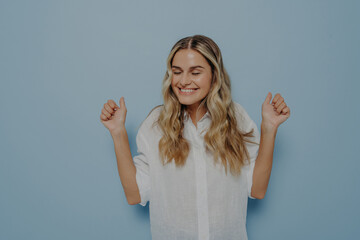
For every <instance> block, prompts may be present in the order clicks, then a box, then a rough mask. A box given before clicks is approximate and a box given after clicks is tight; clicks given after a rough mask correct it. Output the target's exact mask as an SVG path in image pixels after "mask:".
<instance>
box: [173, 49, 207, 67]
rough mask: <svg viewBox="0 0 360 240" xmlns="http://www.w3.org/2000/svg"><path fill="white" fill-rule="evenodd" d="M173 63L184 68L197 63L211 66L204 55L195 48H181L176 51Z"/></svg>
mask: <svg viewBox="0 0 360 240" xmlns="http://www.w3.org/2000/svg"><path fill="white" fill-rule="evenodd" d="M172 65H173V66H179V67H182V68H188V67H192V66H195V65H200V66H202V67H204V68H206V67H210V66H209V64H208V63H207V61H206V59H205V58H204V57H203V55H202V54H201V53H199V52H198V51H195V50H193V49H181V50H179V51H178V52H176V54H175V56H174V58H173V62H172Z"/></svg>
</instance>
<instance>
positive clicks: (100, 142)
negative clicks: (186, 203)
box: [0, 0, 360, 240]
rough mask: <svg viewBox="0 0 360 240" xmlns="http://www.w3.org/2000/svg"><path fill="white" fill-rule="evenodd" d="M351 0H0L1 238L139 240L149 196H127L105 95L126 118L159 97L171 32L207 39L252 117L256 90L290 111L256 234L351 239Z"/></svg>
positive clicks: (354, 195)
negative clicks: (137, 199)
mask: <svg viewBox="0 0 360 240" xmlns="http://www.w3.org/2000/svg"><path fill="white" fill-rule="evenodd" d="M359 10H360V4H359V1H350V0H347V1H340V0H338V1H325V0H323V1H321V0H306V1H289V0H283V1H280V0H277V1H266V0H263V1H235V0H234V1H165V0H164V1H115V0H113V1H110V0H107V1H45V0H44V1H38V0H37V1H34V0H33V1H14V0H12V1H10V0H9V1H1V2H0V43H1V44H0V79H1V87H0V107H1V112H0V119H1V124H0V136H1V140H0V158H1V161H0V239H88V240H90V239H150V223H149V213H148V210H149V209H148V205H147V206H146V207H145V208H144V207H142V206H140V205H136V206H131V205H128V204H127V202H126V198H125V195H124V192H123V189H122V185H121V182H120V179H119V175H118V172H117V165H116V159H115V153H114V148H113V143H112V139H111V136H110V134H109V132H108V131H107V129H106V128H105V127H104V126H103V125H102V124H101V122H100V111H101V109H102V107H103V104H104V103H105V102H106V101H107V100H108V99H113V100H115V101H116V102H118V101H119V99H120V97H121V96H124V97H125V101H126V105H127V108H128V114H127V123H126V126H127V130H128V134H129V139H130V144H131V149H132V152H133V154H136V143H135V136H136V133H137V128H138V126H139V125H140V123H141V122H142V120H143V119H144V118H145V117H146V115H147V114H148V112H149V111H150V110H151V109H152V108H153V107H154V106H156V105H158V104H161V103H162V96H161V82H162V79H163V76H164V74H165V70H166V66H165V63H166V58H167V55H168V53H169V51H170V48H171V47H172V46H173V44H174V43H175V42H176V41H177V40H179V39H180V38H182V37H185V36H189V35H193V34H204V35H207V36H209V37H211V38H212V39H213V40H214V41H215V42H217V43H218V45H219V47H220V49H221V50H222V54H223V57H224V64H225V67H226V69H227V70H228V72H229V74H230V77H231V80H232V87H233V99H234V100H235V101H237V102H239V103H241V104H242V105H243V106H244V107H245V109H246V110H247V111H248V113H249V115H250V116H251V117H252V118H253V119H254V121H255V122H256V123H257V125H258V126H259V127H260V123H261V104H262V103H263V101H264V100H265V97H266V94H267V92H268V91H271V92H272V93H273V96H274V94H275V93H278V92H279V93H281V95H282V96H283V97H284V98H285V101H286V103H287V104H288V106H289V107H290V109H291V116H290V118H289V119H288V120H287V121H286V122H285V123H283V124H282V125H281V126H280V128H279V130H278V135H277V139H276V144H275V152H274V162H273V170H272V174H271V178H270V183H269V187H268V191H267V194H266V196H265V198H264V199H263V200H250V201H249V208H248V218H247V229H248V236H249V239H250V240H256V239H277V240H282V239H284V240H285V239H286V240H288V239H292V240H297V239H299V240H303V239H327V240H330V239H356V238H358V236H359V234H360V230H359V229H360V228H359V222H360V217H359V216H360V210H359V206H358V203H359V197H360V190H359V183H360V177H359V167H360V163H359V160H360V158H359V154H358V150H359V140H358V138H359V122H360V121H359V115H360V114H359V109H360V108H359V106H358V103H359V97H358V93H359V80H360V79H359V76H360V74H359V73H360V71H359V69H360V68H359V66H360V59H359V58H360V53H359V49H360V48H359V42H360V34H359V22H360V17H359Z"/></svg>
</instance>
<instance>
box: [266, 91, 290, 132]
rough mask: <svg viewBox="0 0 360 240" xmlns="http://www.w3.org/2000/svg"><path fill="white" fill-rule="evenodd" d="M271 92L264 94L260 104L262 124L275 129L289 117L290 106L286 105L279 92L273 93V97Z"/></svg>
mask: <svg viewBox="0 0 360 240" xmlns="http://www.w3.org/2000/svg"><path fill="white" fill-rule="evenodd" d="M271 97H272V94H271V92H269V93H268V95H267V96H266V99H265V102H264V103H263V104H262V113H261V115H262V123H261V124H262V125H263V126H265V127H266V128H271V129H277V128H278V127H279V125H280V124H281V123H283V122H284V121H285V120H286V119H288V118H289V117H290V108H289V107H288V106H287V105H286V103H285V101H284V98H283V97H282V96H281V95H280V93H277V94H275V96H274V99H273V100H272V102H270V100H271Z"/></svg>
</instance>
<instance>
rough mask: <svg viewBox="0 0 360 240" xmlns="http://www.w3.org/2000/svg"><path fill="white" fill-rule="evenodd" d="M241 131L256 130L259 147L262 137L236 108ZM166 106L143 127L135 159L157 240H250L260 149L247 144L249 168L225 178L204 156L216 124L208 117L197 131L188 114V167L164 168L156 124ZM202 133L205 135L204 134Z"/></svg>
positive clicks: (208, 155)
mask: <svg viewBox="0 0 360 240" xmlns="http://www.w3.org/2000/svg"><path fill="white" fill-rule="evenodd" d="M234 104H235V107H236V110H237V121H238V127H239V128H240V129H244V130H245V131H249V130H251V129H252V128H254V135H255V137H254V138H252V139H251V140H252V141H255V142H257V143H260V134H259V131H258V128H257V126H256V124H255V122H254V121H252V119H251V118H250V117H249V115H248V114H247V112H246V111H245V109H244V108H243V107H242V106H241V105H240V104H239V103H236V102H234ZM162 107H163V106H161V107H158V108H156V109H154V110H153V111H152V112H151V114H150V115H149V116H148V117H147V118H146V119H145V120H144V121H143V123H142V124H141V125H140V128H139V131H138V134H137V136H136V144H137V147H138V155H137V156H135V157H134V158H133V160H134V164H135V167H136V170H137V171H136V181H137V184H138V187H139V191H140V197H141V203H139V204H140V205H142V206H145V205H146V203H147V202H148V201H149V204H150V206H149V212H150V226H151V235H152V239H153V240H175V239H179V240H180V239H181V240H195V239H197V240H219V239H220V240H233V239H237V240H247V232H246V213H247V203H248V197H250V198H253V197H252V196H251V186H252V175H253V170H254V165H255V159H256V157H257V154H258V149H259V145H256V144H251V143H246V146H247V149H248V151H249V154H250V162H251V163H250V165H245V166H243V168H242V171H241V174H240V176H239V177H237V178H236V177H234V176H233V175H231V173H230V171H229V169H228V175H225V168H224V167H223V165H222V164H221V161H219V163H218V164H217V165H215V164H214V159H213V156H212V155H211V153H209V152H208V151H205V142H204V140H203V137H204V135H205V131H203V130H206V129H207V128H208V127H209V126H210V123H211V116H210V115H209V112H207V113H206V114H205V115H204V116H203V117H202V118H201V119H200V120H199V121H198V122H197V128H196V127H195V125H194V124H193V122H192V120H191V118H190V116H189V115H188V114H187V113H185V115H186V116H185V120H184V138H185V139H186V140H187V141H188V142H189V144H190V152H189V156H188V158H187V160H186V163H185V166H184V167H182V168H177V167H176V165H175V163H174V162H173V161H172V162H171V163H169V164H166V165H165V166H163V165H162V163H161V160H160V157H159V150H158V143H159V140H160V138H161V131H160V128H159V127H158V126H157V125H156V126H155V127H154V128H152V127H151V126H152V124H153V122H154V121H156V120H157V118H158V116H159V113H160V110H161V108H162ZM202 131H203V132H202Z"/></svg>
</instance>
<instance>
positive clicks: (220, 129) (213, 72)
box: [100, 35, 290, 240]
mask: <svg viewBox="0 0 360 240" xmlns="http://www.w3.org/2000/svg"><path fill="white" fill-rule="evenodd" d="M162 94H163V98H164V103H163V105H160V106H157V107H155V108H154V109H153V110H152V111H151V112H150V113H149V115H148V116H147V118H146V119H145V120H144V121H143V122H142V124H141V126H140V128H139V131H138V134H137V137H136V143H137V147H138V155H137V156H135V157H132V155H131V152H130V147H129V142H128V136H127V133H126V129H125V119H126V112H127V109H126V106H125V102H124V98H123V97H121V99H120V101H119V105H120V106H118V105H117V104H116V103H115V102H114V101H113V100H108V101H107V103H105V104H104V107H103V109H102V111H101V116H100V118H101V122H102V123H103V124H104V125H105V127H106V128H107V129H108V130H109V131H110V133H111V136H112V138H113V141H114V145H115V153H116V158H117V163H118V171H119V175H120V179H121V183H122V186H123V188H124V192H125V195H126V198H127V201H128V203H129V204H131V205H134V204H140V205H142V206H145V205H146V203H147V202H149V203H150V205H149V209H150V223H151V234H152V239H153V240H163V239H164V240H165V239H166V240H169V239H182V240H187V239H199V240H208V239H222V240H225V239H247V233H246V213H247V203H248V197H249V198H253V199H255V198H256V199H262V198H264V196H265V193H266V190H267V186H268V183H269V178H270V173H271V168H272V161H273V150H274V142H275V137H276V132H277V129H278V127H279V125H280V124H281V123H283V122H284V121H285V120H286V119H287V118H288V117H289V116H290V109H289V107H288V106H287V105H286V103H285V101H284V98H283V97H282V96H281V95H280V94H276V95H275V96H274V98H273V99H272V94H271V93H270V92H269V93H268V95H267V96H266V99H265V101H264V103H263V104H262V122H261V134H260V132H259V131H258V128H257V126H256V124H255V122H254V121H253V120H252V119H251V118H250V117H249V115H248V114H247V112H246V111H245V109H244V108H243V107H242V106H241V105H240V104H239V103H236V102H234V101H232V97H231V85H230V78H229V76H228V74H227V72H226V70H225V67H224V65H223V60H222V56H221V52H220V49H219V47H218V46H217V44H216V43H215V42H214V41H213V40H212V39H210V38H208V37H206V36H203V35H194V36H190V37H185V38H183V39H181V40H179V41H178V42H177V43H176V44H175V45H174V46H173V48H172V49H171V51H170V54H169V56H168V59H167V71H166V73H165V77H164V80H163V83H162ZM271 99H272V101H271Z"/></svg>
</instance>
